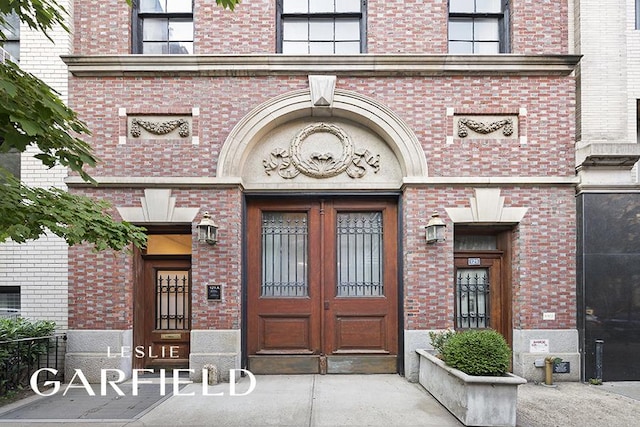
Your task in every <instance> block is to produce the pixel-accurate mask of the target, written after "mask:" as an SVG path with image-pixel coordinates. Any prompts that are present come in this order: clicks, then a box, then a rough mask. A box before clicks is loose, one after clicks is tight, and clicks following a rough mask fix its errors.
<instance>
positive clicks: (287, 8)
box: [277, 0, 366, 55]
mask: <svg viewBox="0 0 640 427" xmlns="http://www.w3.org/2000/svg"><path fill="white" fill-rule="evenodd" d="M365 4H366V3H365V2H364V1H362V0H278V2H277V5H278V15H277V20H278V22H277V40H278V46H277V51H278V53H285V54H294V55H306V54H314V55H326V54H343V55H353V54H358V53H362V52H364V51H365V43H364V34H365V18H364V16H365V8H366V6H365Z"/></svg>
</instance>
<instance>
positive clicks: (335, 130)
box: [262, 123, 380, 179]
mask: <svg viewBox="0 0 640 427" xmlns="http://www.w3.org/2000/svg"><path fill="white" fill-rule="evenodd" d="M314 134H326V136H333V137H335V138H337V140H338V141H339V142H340V145H341V148H342V149H341V152H340V153H333V152H330V151H326V152H312V153H311V154H309V155H307V156H305V155H303V150H302V147H303V146H304V144H305V143H306V142H308V138H309V137H310V136H311V135H314ZM332 139H333V138H332ZM328 142H329V141H328ZM327 145H329V144H327ZM262 164H263V165H264V169H265V173H266V174H267V175H271V172H273V171H274V170H276V169H277V170H278V175H280V176H281V177H283V178H285V179H293V178H295V177H297V176H298V175H300V174H301V173H302V174H303V175H306V176H309V177H312V178H331V177H334V176H338V175H340V174H341V173H343V172H346V173H347V175H349V176H350V177H351V178H362V177H363V176H364V175H365V174H366V173H367V165H368V166H369V167H371V169H373V172H374V173H377V172H378V170H380V155H379V154H375V155H374V154H372V153H371V152H370V151H369V150H356V149H354V147H353V143H352V142H351V139H350V138H349V135H347V134H346V133H345V132H344V131H343V130H342V129H340V128H339V127H337V126H334V125H330V124H326V123H315V124H311V125H309V126H307V127H305V128H304V129H302V130H301V131H300V132H299V133H298V134H297V135H296V136H295V137H294V138H293V140H292V141H291V144H290V145H289V149H288V150H286V149H283V148H276V149H275V150H273V151H271V153H270V155H269V158H268V159H264V160H263V161H262Z"/></svg>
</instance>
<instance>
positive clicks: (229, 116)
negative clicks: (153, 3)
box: [70, 76, 575, 176]
mask: <svg viewBox="0 0 640 427" xmlns="http://www.w3.org/2000/svg"><path fill="white" fill-rule="evenodd" d="M574 83H575V82H574V79H573V78H572V77H563V78H557V77H556V78H554V77H479V76H478V77H423V78H421V77H412V78H367V79H363V78H341V77H340V78H338V81H337V87H338V88H339V89H347V90H351V91H355V92H358V93H361V94H364V95H367V96H370V97H373V98H375V99H376V100H377V101H380V102H382V103H383V104H385V105H386V106H388V107H389V108H391V109H392V110H393V111H394V112H396V113H397V114H398V115H400V117H401V118H402V119H403V120H404V121H406V123H407V124H408V125H409V126H410V127H411V128H412V129H413V131H414V132H415V133H416V135H417V137H418V139H419V141H420V143H421V144H422V146H423V147H424V150H425V153H426V157H427V163H428V167H429V174H430V175H431V176H514V175H522V176H538V175H543V176H547V175H562V176H566V175H573V173H574V165H573V156H574V154H573V153H574V148H573V144H574V142H573V137H572V135H573V134H574V115H573V114H574V105H575V95H574V91H575V86H574ZM303 88H308V80H307V77H306V76H295V77H265V78H260V77H238V78H195V77H184V78H164V79H162V78H142V77H140V78H113V77H107V78H98V79H94V78H72V79H71V82H70V90H71V93H72V94H73V95H72V97H71V100H70V104H71V107H72V108H73V109H74V110H76V111H77V112H79V113H80V114H81V116H82V118H83V120H85V121H86V122H87V123H88V125H89V127H90V128H91V130H92V131H93V135H92V136H91V137H89V138H88V140H89V142H90V143H91V144H92V145H93V147H94V149H95V151H96V154H97V156H98V157H99V158H100V159H101V160H102V163H101V164H99V165H98V166H97V168H96V169H95V170H94V172H93V173H94V174H95V175H97V176H100V175H107V176H113V175H115V176H215V170H216V159H217V153H218V151H219V149H220V147H221V146H222V144H223V143H224V141H225V138H226V136H227V135H228V134H229V132H230V131H231V129H232V128H233V126H234V125H235V124H236V123H237V122H238V121H239V120H240V119H241V118H242V117H243V116H245V115H246V114H247V113H248V112H249V111H251V110H252V109H254V108H255V107H257V106H258V105H259V104H260V103H262V102H264V101H266V100H268V99H270V98H272V97H274V96H276V95H279V94H282V93H284V92H287V91H289V90H294V89H303ZM192 107H199V108H200V116H199V117H198V126H197V133H198V136H199V138H200V143H199V145H193V144H191V142H190V140H189V139H182V140H180V139H177V140H143V139H130V140H129V141H128V142H127V144H118V136H119V135H120V134H121V135H123V136H124V135H126V129H122V128H123V127H125V126H120V121H121V118H119V117H118V109H119V108H126V109H127V111H128V112H135V113H138V114H167V113H170V112H176V111H182V112H187V113H190V112H191V108H192ZM448 107H451V108H454V109H455V111H456V113H463V114H496V113H508V114H518V112H519V109H520V108H521V107H524V108H526V109H527V114H526V116H523V117H521V118H520V119H519V121H520V123H521V126H520V134H521V135H525V136H526V137H527V142H526V144H521V143H520V140H519V138H518V135H514V137H513V138H509V139H503V140H500V141H499V142H498V140H492V139H460V138H455V139H454V140H453V143H452V144H447V142H446V140H447V136H454V130H453V117H452V116H447V115H446V110H447V108H448ZM525 122H526V126H522V124H523V123H525ZM489 159H490V160H489Z"/></svg>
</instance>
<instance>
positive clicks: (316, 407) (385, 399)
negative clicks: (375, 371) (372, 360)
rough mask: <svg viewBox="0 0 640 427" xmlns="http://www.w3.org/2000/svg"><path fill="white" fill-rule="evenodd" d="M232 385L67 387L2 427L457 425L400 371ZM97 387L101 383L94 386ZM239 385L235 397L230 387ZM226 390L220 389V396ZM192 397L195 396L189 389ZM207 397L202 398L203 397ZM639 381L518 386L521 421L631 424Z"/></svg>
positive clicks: (1, 415)
mask: <svg viewBox="0 0 640 427" xmlns="http://www.w3.org/2000/svg"><path fill="white" fill-rule="evenodd" d="M250 386H251V384H250V380H249V377H244V378H242V379H241V380H240V381H239V382H238V383H237V384H236V385H235V390H232V389H230V385H229V384H228V383H227V384H219V385H216V386H211V387H206V388H205V389H204V392H205V394H203V387H202V385H201V384H189V385H186V386H183V387H182V388H181V389H180V391H179V393H180V395H172V392H173V389H172V387H171V384H169V383H168V384H167V386H166V393H167V395H166V396H164V397H163V396H160V384H159V383H155V384H144V385H140V386H139V396H132V393H131V388H130V387H131V385H130V384H128V385H122V387H121V388H122V390H123V392H125V394H126V395H125V396H117V395H116V393H115V392H113V390H112V392H111V393H110V394H109V396H104V397H101V396H88V395H87V392H86V390H84V389H70V390H69V392H68V393H67V395H66V396H62V391H63V390H64V387H63V388H62V389H61V391H60V392H59V393H58V394H56V395H55V396H51V397H39V396H36V397H35V398H29V399H25V400H24V401H21V402H16V403H15V404H13V405H8V406H6V407H3V408H0V427H1V426H2V424H6V425H11V426H33V425H36V426H45V425H58V426H60V425H62V424H73V425H74V426H81V425H88V426H109V427H116V426H132V427H135V426H176V425H185V426H187V425H188V426H197V425H202V426H204V425H207V426H365V425H367V426H442V427H446V426H460V425H461V424H460V423H459V422H458V421H457V419H456V418H455V417H453V416H452V415H451V414H449V412H448V411H447V410H446V409H444V408H443V407H442V406H441V405H440V404H439V403H438V402H437V401H436V400H435V399H434V398H433V397H431V395H430V394H428V393H427V392H426V391H425V390H424V389H423V388H422V387H421V386H420V385H419V384H412V383H409V382H407V381H406V379H404V378H403V377H401V376H399V375H295V376H282V375H278V376H275V375H274V376H264V375H260V376H256V384H255V389H254V390H253V391H252V392H251V393H249V394H245V393H247V392H248V391H249V388H250ZM94 389H95V391H96V394H100V387H99V386H95V387H94ZM232 392H235V394H236V396H232V395H231V393H232ZM219 393H222V395H216V396H214V394H219ZM189 394H192V395H189ZM207 394H208V395H207ZM638 417H640V382H629V383H605V384H604V385H602V386H590V385H586V384H580V383H558V384H557V387H554V388H548V387H545V386H542V385H535V384H531V383H529V384H526V385H523V386H520V388H519V392H518V426H521V427H542V426H544V427H548V426H563V427H564V426H580V427H589V426H603V425H604V426H611V427H614V426H615V427H619V426H635V425H638Z"/></svg>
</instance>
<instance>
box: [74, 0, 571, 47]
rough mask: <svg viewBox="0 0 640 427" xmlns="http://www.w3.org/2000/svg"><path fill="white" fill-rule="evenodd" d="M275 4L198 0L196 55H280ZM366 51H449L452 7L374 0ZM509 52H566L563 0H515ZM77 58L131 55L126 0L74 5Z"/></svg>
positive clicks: (415, 0) (416, 1)
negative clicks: (226, 6) (230, 6)
mask: <svg viewBox="0 0 640 427" xmlns="http://www.w3.org/2000/svg"><path fill="white" fill-rule="evenodd" d="M275 4H276V2H275V0H244V1H243V2H242V3H241V4H240V5H238V6H237V7H236V10H235V12H230V11H228V10H223V9H221V8H220V7H217V6H216V5H215V2H213V1H207V2H201V1H196V2H195V9H194V27H195V34H194V39H195V53H197V54H269V53H275V51H276V37H275V25H276V22H275V21H276V6H275ZM367 4H368V6H367V7H368V9H367V12H368V19H367V33H368V36H367V45H368V52H369V53H376V54H382V53H389V54H402V53H407V54H416V53H419V54H445V53H447V21H448V15H447V12H448V10H447V2H446V1H421V0H406V1H403V2H401V3H390V2H385V1H369V2H367ZM511 4H512V5H511V27H512V31H511V53H518V54H542V53H545V54H550V53H566V52H567V49H568V47H567V46H568V15H567V2H566V1H545V2H541V1H536V0H525V1H512V2H511ZM74 9H75V19H74V25H75V31H74V54H75V55H103V54H108V55H123V54H127V53H130V45H131V40H130V33H131V11H130V9H129V6H127V4H126V2H125V1H124V0H103V1H99V2H97V1H92V0H77V1H75V2H74Z"/></svg>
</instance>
